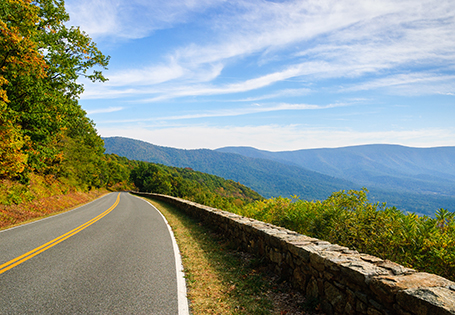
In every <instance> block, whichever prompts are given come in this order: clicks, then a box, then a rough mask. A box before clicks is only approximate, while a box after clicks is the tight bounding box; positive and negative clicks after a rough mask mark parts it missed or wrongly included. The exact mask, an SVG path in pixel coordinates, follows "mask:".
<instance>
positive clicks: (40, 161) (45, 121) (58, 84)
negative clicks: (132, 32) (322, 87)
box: [0, 0, 133, 205]
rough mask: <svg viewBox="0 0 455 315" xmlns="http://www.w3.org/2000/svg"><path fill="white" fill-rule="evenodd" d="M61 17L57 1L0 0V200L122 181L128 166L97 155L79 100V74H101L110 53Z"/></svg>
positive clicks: (94, 77)
mask: <svg viewBox="0 0 455 315" xmlns="http://www.w3.org/2000/svg"><path fill="white" fill-rule="evenodd" d="M68 21H69V16H68V14H67V13H66V11H65V7H64V2H63V1H61V0H38V1H30V0H21V1H16V0H2V1H0V139H1V141H0V185H1V188H2V189H1V193H0V203H1V204H4V205H7V204H11V203H13V204H17V203H21V202H23V201H30V200H32V199H34V198H39V197H40V196H42V195H43V194H44V195H46V193H44V191H47V193H48V194H52V192H53V191H55V193H58V192H65V191H66V192H67V191H74V190H77V191H88V190H90V189H92V188H100V187H107V186H113V185H115V184H117V183H119V182H124V183H126V180H127V179H128V174H129V172H127V171H125V169H126V168H132V167H133V165H129V164H130V162H127V161H126V159H122V158H119V157H114V156H105V155H104V143H103V140H102V139H101V138H100V136H99V135H98V134H97V131H96V129H95V125H94V123H93V122H92V121H91V120H90V119H89V118H87V116H86V113H85V111H84V110H83V109H82V108H81V106H80V105H79V102H78V100H79V97H80V95H81V93H82V92H83V90H84V88H83V85H82V84H80V83H79V82H78V78H80V77H84V78H87V79H90V80H91V81H94V82H95V81H100V82H103V81H105V80H106V78H105V77H104V76H103V74H102V72H101V71H99V70H96V69H106V67H107V65H108V61H109V57H107V56H105V55H103V54H102V53H101V51H99V49H98V48H97V46H96V44H95V43H94V42H93V41H92V40H91V38H90V37H89V36H88V35H87V34H86V33H84V32H82V31H81V30H80V29H79V28H77V27H68V26H67V24H66V23H67V22H68ZM32 185H40V188H38V189H34V187H32ZM52 187H54V188H52ZM56 187H58V188H56Z"/></svg>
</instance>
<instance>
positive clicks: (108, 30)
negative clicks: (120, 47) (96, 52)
mask: <svg viewBox="0 0 455 315" xmlns="http://www.w3.org/2000/svg"><path fill="white" fill-rule="evenodd" d="M224 1H225V0H210V1H209V0H199V1H191V0H167V1H161V0H128V1H125V0H67V1H65V2H66V8H67V11H68V12H69V14H70V16H71V24H72V25H78V26H81V28H82V29H83V30H84V31H86V32H87V33H88V34H90V36H92V37H95V38H99V37H111V38H117V39H137V38H143V37H146V36H148V35H150V34H151V33H152V32H154V31H155V30H158V29H164V28H168V27H172V26H174V25H175V24H180V23H184V22H185V21H186V20H187V19H189V18H190V17H191V16H192V15H194V14H196V13H198V12H203V11H204V10H206V9H207V8H210V7H213V6H217V5H219V4H220V3H223V2H224Z"/></svg>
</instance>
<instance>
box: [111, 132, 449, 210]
mask: <svg viewBox="0 0 455 315" xmlns="http://www.w3.org/2000/svg"><path fill="white" fill-rule="evenodd" d="M104 141H105V148H106V153H115V154H117V155H120V156H125V157H127V158H129V159H135V160H142V161H148V162H154V163H160V164H164V165H169V166H177V167H191V168H193V169H195V170H198V171H201V172H205V173H209V174H214V175H217V176H221V177H223V178H226V179H232V180H234V181H238V182H240V183H242V184H244V185H246V186H248V187H250V188H252V189H254V190H255V191H257V192H258V193H260V194H261V195H263V196H264V197H267V198H269V197H276V196H283V197H289V196H291V195H298V196H299V197H300V198H302V199H307V200H321V199H326V198H327V197H328V196H329V195H330V194H331V193H332V192H334V191H340V190H348V189H360V188H361V187H367V188H368V189H369V191H370V199H371V200H372V201H379V202H387V204H388V205H390V206H396V207H397V208H399V209H401V210H407V211H412V212H417V213H420V214H433V213H434V211H435V210H437V209H438V208H441V207H442V208H446V209H449V210H450V211H455V147H441V148H430V149H420V148H419V149H418V148H409V147H403V146H396V145H365V146H355V147H344V148H336V149H309V150H298V151H283V152H269V151H263V150H258V149H255V148H251V147H225V148H220V149H217V150H208V149H199V150H183V149H175V148H169V147H162V146H156V145H153V144H150V143H147V142H143V141H139V140H134V139H128V138H122V137H112V138H104Z"/></svg>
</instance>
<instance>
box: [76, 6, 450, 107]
mask: <svg viewBox="0 0 455 315" xmlns="http://www.w3.org/2000/svg"><path fill="white" fill-rule="evenodd" d="M88 2H90V4H88ZM133 2H134V3H133V4H132V5H130V4H128V5H126V2H124V1H120V0H116V1H109V2H107V1H106V0H97V1H89V0H82V1H79V2H72V5H71V7H70V8H71V10H72V11H73V12H75V13H77V14H73V15H74V16H76V18H77V19H79V20H76V21H75V22H78V21H79V22H81V24H82V25H85V27H87V28H92V29H93V30H92V33H93V32H94V33H95V34H104V35H112V36H118V37H131V38H138V37H144V36H148V35H149V34H150V33H151V32H153V31H155V30H157V29H160V28H170V27H172V26H173V25H176V24H184V23H187V22H189V21H194V18H195V17H197V15H198V14H202V13H203V12H205V11H206V10H209V9H211V10H214V12H216V14H212V15H209V16H208V18H207V19H206V20H204V22H200V23H202V24H201V27H207V28H209V27H210V29H211V32H213V36H211V37H210V38H207V37H194V39H193V42H192V43H191V44H189V45H185V46H182V47H179V48H177V49H175V48H172V50H170V51H168V52H167V55H165V56H162V57H163V60H164V61H163V60H162V61H160V64H154V63H151V64H150V65H149V66H147V67H145V68H141V69H130V70H122V71H121V72H114V73H112V74H110V75H108V76H109V77H110V78H111V81H110V82H109V83H108V84H107V86H108V88H107V89H98V88H95V89H91V90H90V89H88V91H87V93H86V95H84V97H85V98H90V97H99V96H105V97H114V96H116V95H118V96H119V97H124V96H127V95H131V94H132V93H135V94H136V95H144V98H143V101H144V102H153V101H158V100H159V101H161V100H164V99H170V98H176V97H186V96H203V95H222V94H235V93H243V92H246V91H251V90H256V89H261V88H264V87H267V86H271V85H275V84H277V83H279V82H283V81H285V80H288V79H291V78H301V79H303V80H306V81H311V82H318V81H321V80H325V79H330V78H346V77H351V78H359V77H364V76H367V75H368V76H376V78H372V79H371V78H368V81H369V83H365V84H363V85H361V86H357V87H352V88H350V89H351V91H353V90H354V89H357V90H366V89H375V88H378V87H379V85H380V84H381V82H382V83H383V84H387V83H386V82H389V83H391V82H392V81H393V80H394V79H395V80H396V79H397V78H399V77H400V76H402V77H404V76H406V74H403V73H408V72H409V71H411V72H412V73H411V74H410V75H409V74H408V77H411V76H412V75H414V76H415V77H419V73H420V72H421V71H424V70H422V69H426V70H425V71H428V68H431V69H432V71H433V72H434V71H438V70H439V69H446V68H448V67H452V68H453V67H455V32H453V30H454V29H455V20H454V18H453V17H454V15H455V4H454V2H453V1H451V0H441V1H438V3H437V4H435V3H434V1H432V0H420V1H407V0H404V1H398V2H397V1H388V0H384V1H380V2H378V1H373V0H362V1H360V0H342V1H337V2H336V3H334V2H333V1H328V0H322V1H321V0H317V1H316V0H307V1H284V2H272V1H260V0H254V1H241V0H237V1H230V2H229V4H227V2H225V1H183V0H182V1H176V0H174V1H166V2H162V1H140V0H134V1H133ZM88 8H90V9H88ZM133 8H134V9H133ZM353 8H355V9H353ZM133 10H140V11H141V14H138V15H134V14H135V13H136V12H133ZM95 12H96V14H103V16H102V17H101V18H99V17H97V18H94V16H93V15H94V14H95ZM136 16H137V17H136ZM89 31H90V30H89ZM249 56H257V57H255V60H256V63H257V67H256V69H255V70H257V71H258V72H262V74H261V75H257V74H255V73H252V74H251V75H250V76H249V78H248V79H245V80H240V81H239V82H232V80H229V82H228V83H227V82H226V80H218V79H219V78H220V76H221V77H222V75H223V71H224V70H225V69H230V68H231V67H233V66H234V65H235V62H236V60H238V59H239V58H246V57H249ZM276 60H279V61H280V64H279V65H278V64H277V63H276V62H275V61H276ZM265 65H268V67H267V71H266V72H265V73H264V70H265V68H264V66H265ZM419 83H422V81H419V80H417V81H414V82H412V81H408V84H419ZM138 86H141V87H142V88H141V89H138V88H137V87H138ZM133 87H134V88H133ZM451 92H453V91H450V90H448V91H447V90H444V91H442V92H441V91H439V92H438V91H434V90H433V89H430V90H428V93H451ZM276 93H278V94H279V93H280V92H276ZM147 94H148V95H149V96H148V97H147V96H146V95H147ZM269 94H270V93H269ZM150 95H153V96H152V97H150Z"/></svg>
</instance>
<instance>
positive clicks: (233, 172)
mask: <svg viewBox="0 0 455 315" xmlns="http://www.w3.org/2000/svg"><path fill="white" fill-rule="evenodd" d="M104 143H105V144H104V146H105V148H106V153H114V154H117V155H120V156H125V157H127V158H128V159H133V160H141V161H147V162H153V163H159V164H164V165H168V166H176V167H191V168H192V169H194V170H197V171H200V172H205V173H209V174H213V175H217V176H221V177H223V178H226V179H232V180H234V181H237V182H240V183H241V184H243V185H245V186H248V187H250V188H252V189H253V190H255V191H257V192H258V193H260V194H261V195H262V196H264V197H267V198H269V197H272V196H274V197H277V196H283V197H289V196H291V195H298V196H300V197H301V198H303V199H310V200H313V199H318V200H322V199H326V198H327V197H328V196H329V195H330V194H331V193H332V192H334V191H339V190H343V189H359V188H361V187H360V186H358V185H355V184H353V183H351V182H349V181H347V180H343V179H338V178H335V177H332V176H327V175H323V174H320V173H317V172H313V171H310V170H306V169H303V168H301V167H299V166H295V165H286V164H282V163H278V162H275V161H271V160H267V159H255V158H250V157H245V156H242V155H239V154H233V153H222V152H217V151H214V150H208V149H198V150H183V149H175V148H169V147H162V146H157V145H153V144H150V143H147V142H144V141H139V140H134V139H128V138H122V137H112V138H104Z"/></svg>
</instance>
